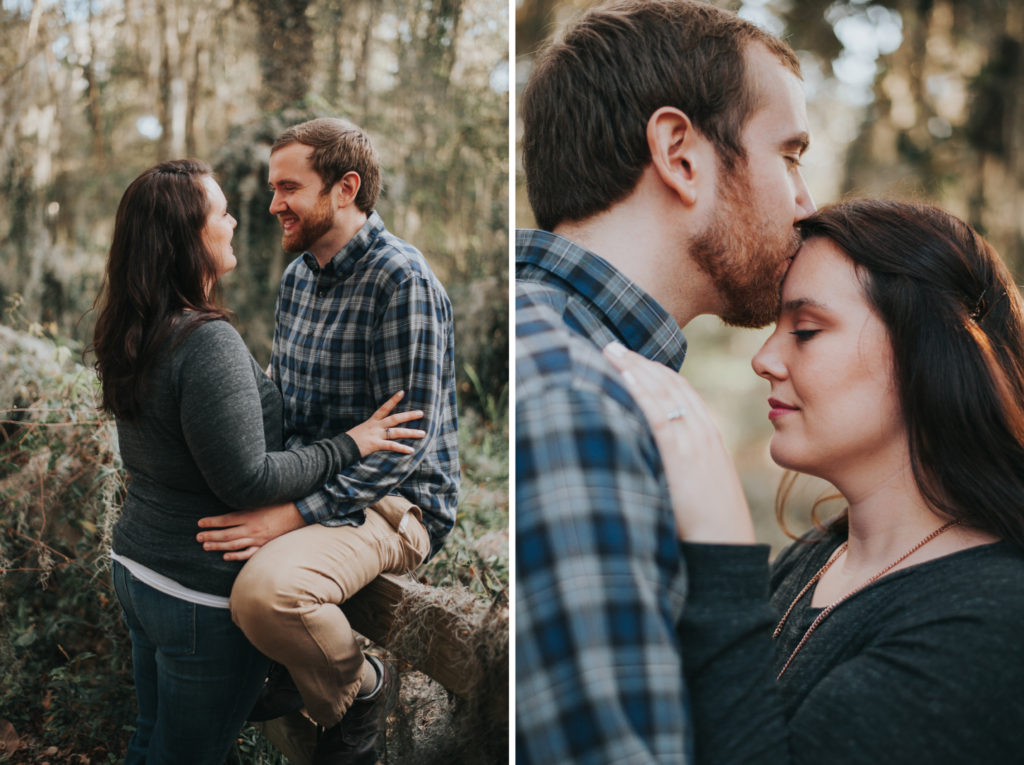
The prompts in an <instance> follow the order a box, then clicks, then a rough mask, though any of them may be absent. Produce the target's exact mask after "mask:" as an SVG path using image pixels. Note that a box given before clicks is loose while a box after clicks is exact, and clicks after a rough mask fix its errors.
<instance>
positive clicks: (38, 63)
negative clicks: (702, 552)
mask: <svg viewBox="0 0 1024 765" xmlns="http://www.w3.org/2000/svg"><path fill="white" fill-rule="evenodd" d="M508 27H509V6H508V3H507V0H0V308H2V309H3V310H2V311H0V511H2V513H0V676H2V677H3V682H2V683H0V761H5V760H6V759H8V758H10V760H11V761H13V762H38V761H41V759H45V760H47V761H49V762H54V763H56V762H76V763H78V762H81V763H86V762H93V763H95V762H116V761H120V758H121V757H122V756H123V751H124V745H125V742H126V741H127V736H128V735H129V734H130V731H131V729H132V726H133V723H134V697H133V691H132V684H131V675H130V660H129V656H128V653H127V645H126V644H127V639H126V638H127V635H126V630H125V628H124V626H123V624H121V621H120V613H119V609H118V607H117V605H116V601H115V599H114V598H113V593H112V591H111V588H110V586H109V573H108V561H107V559H106V551H107V549H108V547H109V537H108V536H107V535H108V533H109V525H110V523H111V521H112V519H113V518H114V517H115V515H116V512H117V507H118V505H119V502H120V496H121V494H122V492H123V480H124V476H123V471H122V470H121V467H120V462H119V458H118V456H117V453H116V446H115V441H114V436H113V429H112V426H111V423H110V421H109V420H107V419H106V418H103V417H99V416H98V415H97V412H96V410H95V406H94V402H95V378H94V375H93V374H92V370H91V367H90V366H89V365H90V364H91V361H92V359H91V358H87V359H86V361H85V366H83V365H82V350H83V348H84V346H85V345H86V344H87V343H88V341H89V340H90V338H91V334H92V327H93V324H94V321H95V316H94V314H93V312H92V311H91V306H92V303H93V300H94V298H95V296H96V294H97V292H98V290H99V287H100V281H101V278H102V270H103V266H104V260H105V256H106V251H107V247H108V246H109V241H110V236H111V232H112V228H113V219H114V213H115V211H116V208H117V204H118V201H119V199H120V196H121V194H122V193H123V191H124V189H125V187H126V186H127V185H128V183H129V182H130V181H131V180H132V179H133V178H134V177H136V176H137V175H138V174H139V173H140V172H141V171H142V170H144V169H146V168H147V167H150V166H152V165H153V164H155V163H157V162H158V161H160V160H163V159H167V158H174V157H183V156H195V157H198V158H201V159H204V160H207V161H208V162H210V164H212V165H213V167H214V170H215V172H216V174H217V177H218V180H219V181H220V183H221V185H222V187H223V188H224V191H225V193H226V195H227V198H228V205H229V210H230V211H231V212H232V214H233V215H234V216H235V217H236V218H237V219H238V227H237V229H236V231H235V237H234V242H233V247H234V251H235V254H236V256H237V258H238V267H237V268H236V269H235V271H234V272H233V273H231V274H229V275H228V276H227V277H225V279H224V280H223V283H222V287H223V290H222V296H223V299H224V301H225V303H226V304H227V305H228V306H229V307H230V308H232V309H233V310H234V311H235V313H236V326H237V327H238V328H239V331H240V332H241V333H242V336H243V337H244V338H245V340H246V342H247V344H248V345H249V348H250V350H252V352H253V354H254V355H255V356H256V358H257V359H258V360H259V361H260V362H261V363H265V362H266V361H267V360H268V359H269V353H270V343H271V338H272V332H273V309H274V301H275V296H276V291H277V285H278V280H279V277H280V275H281V273H282V271H283V269H284V267H285V265H286V264H287V262H288V261H289V260H290V258H291V256H288V255H286V254H285V253H283V252H282V250H281V247H280V227H279V225H278V223H277V221H276V220H275V219H274V218H273V217H272V216H271V215H270V214H269V212H268V210H267V208H268V205H269V204H270V194H269V192H268V191H267V162H268V157H269V149H270V145H271V143H272V141H273V139H274V138H275V137H276V135H277V134H278V133H280V131H281V130H283V129H284V128H285V127H287V126H288V125H290V124H294V123H296V122H300V121H303V120H305V119H309V118H312V117H317V116H343V117H347V118H348V119H351V120H352V121H354V122H356V123H357V124H359V125H361V126H362V127H363V128H364V129H366V131H367V132H368V133H369V134H370V135H371V136H372V138H373V139H374V142H375V144H376V146H377V149H378V151H379V153H380V155H381V158H382V163H383V176H384V192H383V194H382V196H381V199H380V201H379V203H378V207H377V209H378V212H380V214H381V216H382V218H383V219H384V222H385V224H386V225H387V226H388V228H389V229H390V230H391V231H393V232H394V233H396V234H397V235H399V236H401V237H402V238H404V239H406V240H408V241H409V242H411V243H413V244H414V245H415V246H417V247H418V248H419V249H420V250H421V251H422V252H423V253H424V255H425V256H426V258H427V260H428V261H429V262H430V264H431V266H432V267H433V269H434V270H435V271H436V273H437V274H438V276H439V277H440V279H441V281H442V282H443V283H444V285H445V286H446V288H447V289H448V292H449V294H450V296H451V299H452V303H453V306H454V310H455V320H456V364H457V374H458V392H459V414H460V452H461V456H462V462H463V492H462V497H461V501H460V509H459V515H460V518H459V522H458V525H457V527H456V529H455V530H454V531H453V533H452V536H451V537H450V538H449V542H448V544H447V545H446V547H445V548H444V550H443V551H442V552H441V553H440V554H439V555H438V556H436V557H435V558H434V559H433V560H432V561H431V562H430V564H429V565H428V566H427V567H426V568H425V569H424V570H423V571H422V572H421V574H422V576H423V578H424V579H425V581H427V582H428V583H430V584H434V585H438V586H442V587H445V588H456V589H461V590H463V591H467V592H469V593H470V594H472V595H473V596H474V597H476V598H477V599H479V600H480V601H481V602H483V603H484V604H485V606H487V605H491V606H495V605H496V606H498V607H499V608H501V607H502V606H503V604H504V613H505V614H507V587H508V350H509V347H508V209H509V198H508V188H509V175H508V173H509V167H508V165H509V149H508V147H509V135H508V125H509V112H508V108H509V85H510V77H509V47H508V40H509V28H508ZM484 610H487V608H486V607H485V609H484ZM492 611H493V609H492ZM492 616H493V614H492ZM505 618H506V619H507V615H506V617H505ZM491 623H492V625H493V624H494V623H495V622H493V620H492V622H491ZM492 631H493V632H494V633H495V635H494V637H493V641H494V643H495V646H497V648H499V649H500V645H499V644H500V642H501V639H502V635H501V634H499V632H500V631H498V630H494V629H492ZM504 640H505V647H504V650H505V652H506V653H505V655H506V660H507V631H506V632H505V635H504ZM407 685H408V686H409V687H410V688H412V690H414V691H417V692H418V691H422V687H421V686H422V683H418V682H416V681H413V682H409V683H407ZM425 693H426V696H421V697H416V698H413V697H409V696H404V697H403V707H402V709H403V710H404V711H403V712H402V714H401V715H399V717H400V718H401V719H400V720H399V721H398V723H396V724H397V725H398V726H399V727H401V728H402V730H401V731H399V733H398V734H397V736H396V740H397V741H399V742H400V744H401V745H400V746H399V745H397V744H396V746H398V749H395V750H394V751H393V752H392V754H391V757H390V760H391V761H405V762H424V763H427V762H431V761H433V758H435V757H436V758H440V759H444V760H445V761H448V762H475V761H480V758H482V757H486V756H488V753H492V752H493V751H495V749H496V748H497V749H498V750H501V749H502V748H503V747H502V746H501V740H502V739H501V736H502V735H504V734H505V732H504V731H498V732H496V733H495V732H494V731H486V732H478V733H480V735H486V736H487V737H488V740H487V741H486V742H485V743H483V744H481V743H480V741H479V740H474V739H473V737H472V735H470V734H469V733H467V731H466V730H465V725H466V723H467V720H466V719H461V720H454V719H453V717H452V715H453V714H454V715H455V717H459V716H460V714H461V717H462V718H465V717H466V716H465V714H462V713H458V712H457V710H455V707H454V706H452V704H454V701H453V700H452V699H451V698H450V697H446V695H445V694H444V693H443V692H440V693H434V692H432V691H431V692H425ZM431 694H433V695H431ZM427 697H429V700H428V701H425V702H424V701H422V698H427ZM417 699H419V700H417ZM449 702H451V703H449ZM463 711H464V708H463ZM425 720H429V724H428V723H427V722H425ZM469 722H470V723H471V720H470V721H469ZM455 724H458V725H461V726H463V727H462V728H460V730H461V731H462V733H461V735H460V736H452V735H451V733H452V727H451V726H452V725H455ZM425 736H426V737H427V738H429V737H431V736H432V737H433V738H432V739H431V740H432V741H433V744H431V743H430V742H428V741H426V739H425V738H424V737H425ZM445 737H447V739H449V740H448V741H443V740H442V739H444V738H445ZM402 742H404V743H402ZM453 746H455V747H461V749H462V750H463V751H461V752H453V751H452V747H453ZM474 747H475V750H474ZM233 758H234V761H235V762H246V763H249V762H278V761H279V757H278V756H277V755H276V753H275V752H274V751H273V749H272V748H270V747H269V745H268V744H267V743H266V742H265V741H262V740H261V739H260V737H259V736H258V735H257V734H256V733H255V732H254V731H253V730H252V729H247V732H246V733H245V735H244V736H243V738H242V739H241V740H240V742H239V745H238V747H236V751H235V752H234V753H233Z"/></svg>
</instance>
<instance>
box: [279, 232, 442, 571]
mask: <svg viewBox="0 0 1024 765" xmlns="http://www.w3.org/2000/svg"><path fill="white" fill-rule="evenodd" d="M276 320H277V321H276V328H275V331H274V348H273V353H272V355H271V367H272V373H273V376H274V379H275V380H276V381H277V383H278V385H279V386H280V388H281V394H282V395H283V396H284V412H285V422H284V429H285V434H286V437H287V445H288V446H289V447H291V446H294V445H297V444H305V443H309V442H310V441H314V440H316V439H319V438H326V437H329V436H332V435H336V434H337V433H339V432H342V431H345V430H348V429H349V428H351V427H353V426H354V425H358V424H359V423H360V422H362V421H363V420H365V419H366V418H367V417H369V416H370V415H371V414H372V413H373V412H374V411H375V410H376V409H377V408H378V407H379V406H380V405H381V404H383V403H384V402H385V401H386V400H387V399H388V398H389V397H390V396H391V395H392V394H393V393H395V392H396V391H399V390H404V391H405V398H404V399H403V400H402V402H401V404H399V411H407V410H410V409H422V410H423V412H424V415H423V419H422V420H419V421H417V422H414V423H412V425H413V427H418V428H422V429H423V430H426V431H427V436H426V438H424V439H422V440H418V441H408V442H407V443H409V444H410V445H412V446H414V447H415V448H416V452H415V453H414V454H411V455H406V454H399V453H398V452H390V451H379V452H374V453H373V454H370V455H368V456H366V457H364V458H363V459H361V460H359V461H358V462H356V463H355V464H354V465H351V466H350V467H348V468H346V469H345V470H344V471H343V472H341V473H339V474H338V475H337V476H335V477H334V478H333V479H332V480H331V481H329V482H328V483H327V484H326V485H325V486H324V487H323V488H322V489H320V490H319V491H317V492H316V493H314V494H311V495H310V496H308V497H305V498H304V499H301V500H299V501H298V502H297V503H296V504H297V506H298V508H299V512H301V513H302V516H303V518H305V519H306V522H307V523H317V522H319V523H323V524H324V525H327V526H341V525H360V524H362V523H363V521H364V520H365V519H366V514H365V512H364V508H365V507H366V506H367V505H370V504H372V503H373V502H375V501H377V500H378V499H380V498H381V497H383V496H384V495H385V494H400V495H402V496H403V497H405V498H406V499H408V500H409V501H410V502H412V503H414V504H416V505H418V506H419V507H420V509H421V510H422V511H423V521H424V523H425V524H426V526H427V529H428V531H429V532H430V538H431V546H432V550H431V554H433V553H434V552H437V550H438V549H439V548H440V546H441V543H442V542H443V541H444V538H445V537H446V536H447V535H448V532H449V531H451V529H452V527H453V526H454V524H455V511H456V506H457V503H458V490H459V454H458V433H457V427H458V422H457V415H456V409H455V372H454V366H455V364H454V358H455V357H454V347H453V325H452V306H451V302H450V301H449V300H448V295H447V294H446V293H445V290H444V287H442V286H441V283H440V282H439V281H438V280H437V277H436V276H434V273H433V272H432V271H431V270H430V266H429V265H427V262H426V260H425V259H424V258H423V255H421V254H420V252H419V251H418V250H417V249H416V248H415V247H413V246H412V245H410V244H408V243H407V242H404V241H402V240H401V239H399V238H398V237H396V236H394V235H393V234H391V233H390V232H389V231H388V230H387V229H385V228H384V223H383V222H382V221H381V219H380V216H378V215H377V213H376V212H373V213H371V214H370V215H369V216H368V218H367V221H366V224H365V225H364V226H363V227H362V228H361V229H360V230H359V232H358V233H356V235H355V236H354V237H353V238H352V239H351V240H350V241H349V243H348V244H346V245H345V246H344V247H343V248H342V249H341V251H340V252H338V253H337V254H336V255H335V256H334V258H333V259H332V260H331V261H330V262H329V263H328V264H327V265H326V266H325V267H324V268H323V269H321V268H320V267H319V265H318V264H317V261H316V258H314V257H313V255H312V254H310V253H308V252H307V253H304V254H303V255H302V256H301V257H299V258H297V259H296V260H294V261H293V262H292V263H291V264H289V266H288V268H286V269H285V272H284V276H283V277H282V279H281V288H280V291H279V293H278V299H277V310H276Z"/></svg>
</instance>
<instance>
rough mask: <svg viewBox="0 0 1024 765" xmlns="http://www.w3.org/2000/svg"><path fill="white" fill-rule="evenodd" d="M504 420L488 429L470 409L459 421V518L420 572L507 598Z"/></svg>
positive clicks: (436, 581)
mask: <svg viewBox="0 0 1024 765" xmlns="http://www.w3.org/2000/svg"><path fill="white" fill-rule="evenodd" d="M508 448H509V447H508V419H507V414H506V419H505V422H504V427H500V428H488V427H487V426H486V424H485V421H484V420H483V419H482V418H481V417H480V416H479V415H476V414H475V413H473V412H472V411H470V412H466V413H465V414H463V416H462V420H461V422H460V424H459V454H460V456H461V458H462V488H461V497H460V499H459V516H458V519H457V520H456V524H455V528H454V529H453V530H452V532H451V534H450V535H449V537H448V540H447V541H446V542H445V544H444V547H442V548H441V550H440V552H438V554H437V555H436V556H434V558H432V559H431V560H430V562H429V563H428V564H427V565H426V566H424V567H423V569H421V570H420V572H419V573H420V576H421V578H422V579H423V580H424V581H426V582H427V583H429V584H432V585H435V586H445V585H450V584H455V583H458V584H461V585H463V586H465V587H467V588H468V589H469V590H470V591H471V592H473V593H475V594H477V595H478V596H480V597H481V598H486V599H488V600H491V601H494V600H500V599H503V598H504V599H507V598H508V582H509V568H508V558H509V554H508V510H509V506H508V485H509V484H508V481H509V473H508Z"/></svg>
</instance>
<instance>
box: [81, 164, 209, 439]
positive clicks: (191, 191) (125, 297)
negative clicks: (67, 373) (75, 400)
mask: <svg viewBox="0 0 1024 765" xmlns="http://www.w3.org/2000/svg"><path fill="white" fill-rule="evenodd" d="M211 175H212V170H211V169H210V166H209V165H207V164H206V163H204V162H199V161H197V160H191V159H184V160H174V161H170V162H162V163H160V164H159V165H157V166H156V167H153V168H150V169H149V170H147V171H146V172H144V173H142V175H140V176H139V177H138V178H136V179H135V180H134V181H132V183H131V185H130V186H129V187H128V188H127V190H126V191H125V192H124V196H123V197H121V204H120V205H119V206H118V208H117V218H116V220H115V222H114V237H113V241H112V242H111V245H110V254H109V256H108V258H107V267H106V273H105V275H104V281H103V289H102V290H101V292H100V296H99V297H98V298H97V304H98V305H99V315H98V317H97V320H96V329H95V332H94V335H93V342H92V345H91V348H92V350H93V351H94V352H95V354H96V371H97V373H98V375H99V378H100V381H101V382H102V385H103V398H102V402H101V404H100V407H101V408H102V409H104V410H106V411H107V412H110V413H111V414H113V415H115V416H117V417H120V418H122V419H132V418H134V417H135V416H136V415H137V414H138V412H139V408H140V405H141V401H142V398H143V395H144V391H145V388H146V376H147V373H148V372H149V371H150V369H151V368H152V366H153V362H154V360H155V358H156V355H157V354H158V353H159V352H160V351H161V350H162V349H163V347H164V345H165V344H166V342H167V339H168V337H169V336H170V334H171V330H172V329H173V328H174V325H175V323H176V322H177V321H178V320H179V319H180V317H181V315H182V311H184V310H186V309H188V310H191V311H193V312H194V316H195V320H194V321H192V322H190V324H189V329H194V328H195V327H197V326H199V325H200V324H202V323H204V322H206V321H211V320H215V319H226V318H227V315H226V312H225V311H224V310H223V309H222V308H220V307H219V306H218V305H217V304H216V302H215V301H214V299H213V298H212V296H211V295H212V288H213V285H215V284H216V278H217V271H216V264H215V262H214V259H213V256H212V254H211V253H210V251H209V250H208V249H207V247H206V245H205V244H204V242H203V236H202V232H203V227H204V226H205V225H206V217H207V215H208V213H209V201H208V199H207V194H206V188H205V187H204V186H203V178H204V177H207V176H211Z"/></svg>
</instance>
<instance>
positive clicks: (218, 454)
mask: <svg viewBox="0 0 1024 765" xmlns="http://www.w3.org/2000/svg"><path fill="white" fill-rule="evenodd" d="M188 322H189V319H187V318H186V319H183V320H182V322H181V324H180V326H179V328H178V330H177V333H176V334H175V336H174V337H172V338H171V340H170V341H169V342H168V346H167V352H166V353H164V354H163V355H162V356H161V357H160V359H159V360H158V361H157V362H156V364H155V366H154V368H153V371H152V373H151V374H150V376H149V381H148V388H147V391H146V398H145V401H144V403H143V406H142V410H141V412H140V414H139V416H138V417H136V418H135V419H133V420H130V421H123V420H120V419H119V420H118V421H117V434H118V441H119V445H120V450H121V458H122V460H124V464H125V468H126V469H127V470H128V473H129V474H130V476H131V480H130V483H129V485H128V494H127V497H126V498H125V502H124V507H123V509H122V512H121V517H120V518H119V519H118V521H117V524H116V525H115V526H114V533H113V547H114V551H115V552H116V553H117V554H118V555H123V556H126V557H128V558H131V559H132V560H135V561H137V562H139V563H141V564H143V565H144V566H147V567H149V568H151V569H153V570H154V571H157V572H159V573H161V574H164V575H165V576H168V577H170V578H171V579H173V580H175V581H176V582H178V583H180V584H183V585H185V586H186V587H191V588H192V589H194V590H198V591H200V592H206V593H211V594H214V595H224V596H226V595H228V594H230V592H231V585H232V583H233V582H234V579H235V575H236V574H237V573H238V570H239V569H240V568H241V566H242V564H241V563H240V562H227V561H225V560H224V559H223V557H222V555H223V552H205V551H204V550H203V549H202V546H201V545H200V544H199V543H198V542H197V541H196V534H197V533H198V532H199V527H198V526H197V525H196V522H197V521H198V520H199V519H200V518H202V517H204V516H208V515H221V514H223V513H227V512H230V511H231V510H234V509H243V508H252V507H261V506H264V505H271V504H275V503H279V502H285V501H288V500H294V499H298V498H300V497H303V496H305V495H307V494H309V493H311V492H312V491H314V490H316V489H318V488H320V486H321V485H322V484H323V483H324V482H325V481H326V480H327V478H328V477H329V476H330V475H332V474H334V473H336V472H338V471H340V470H341V469H343V468H344V467H345V466H346V465H349V464H351V463H352V462H354V461H355V460H357V459H359V450H358V448H357V446H356V444H355V441H353V440H352V439H351V438H350V437H349V436H348V435H347V434H344V433H342V434H340V435H338V436H336V437H334V438H332V439H325V440H322V441H317V442H315V443H313V444H310V445H309V446H306V447H303V448H302V449H296V450H293V451H280V450H281V448H282V444H283V434H282V422H283V418H282V405H281V394H280V392H279V391H278V390H277V386H276V385H274V383H273V382H272V381H271V380H270V378H268V377H267V376H266V375H265V374H264V373H263V371H262V370H261V369H260V368H259V365H258V364H257V363H256V360H255V359H253V357H252V355H251V354H250V353H249V351H248V349H247V348H246V347H245V343H244V342H243V341H242V338H241V337H240V336H239V334H238V332H236V331H235V329H234V328H233V327H232V326H231V325H230V324H228V323H227V322H224V321H213V322H209V323H207V324H203V325H202V326H199V327H197V328H196V329H194V330H193V331H192V332H191V334H189V335H188V336H187V338H186V339H185V340H184V342H176V341H177V340H180V333H181V332H183V331H184V329H185V327H186V326H187V325H188Z"/></svg>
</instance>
